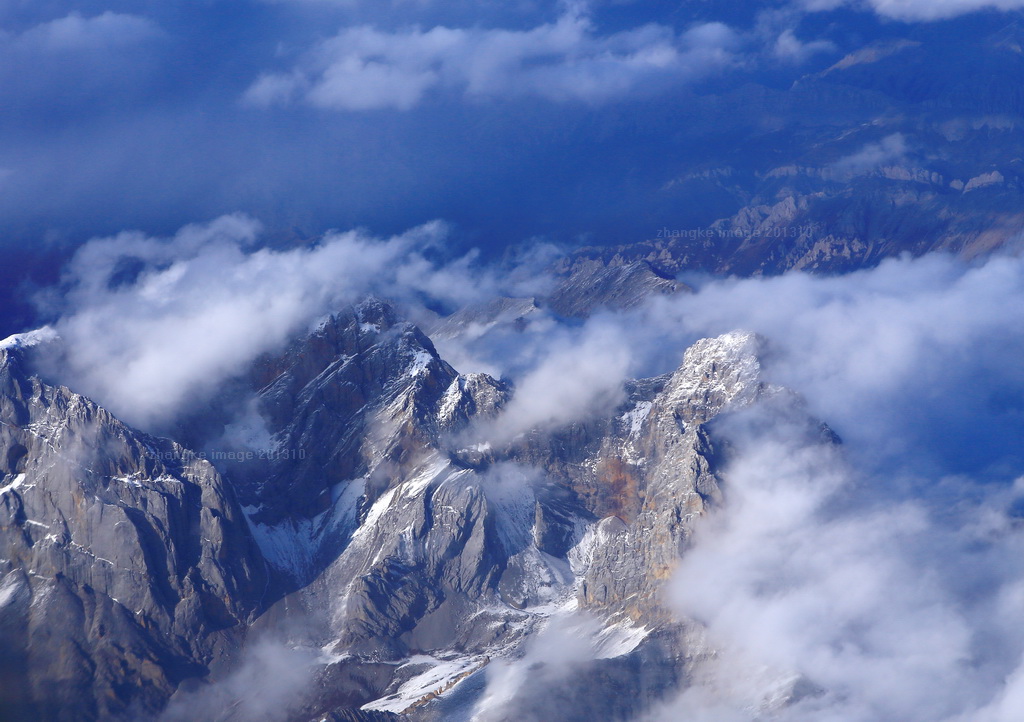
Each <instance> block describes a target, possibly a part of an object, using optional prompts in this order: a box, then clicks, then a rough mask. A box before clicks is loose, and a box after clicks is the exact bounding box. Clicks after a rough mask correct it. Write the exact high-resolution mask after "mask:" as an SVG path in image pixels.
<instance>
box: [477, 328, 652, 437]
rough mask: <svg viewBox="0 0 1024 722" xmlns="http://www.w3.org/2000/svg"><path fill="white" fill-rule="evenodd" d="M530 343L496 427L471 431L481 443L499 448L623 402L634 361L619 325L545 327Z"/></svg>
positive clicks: (489, 425)
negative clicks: (523, 435) (625, 382)
mask: <svg viewBox="0 0 1024 722" xmlns="http://www.w3.org/2000/svg"><path fill="white" fill-rule="evenodd" d="M531 340H532V341H533V342H534V343H537V344H539V346H538V347H535V348H533V349H531V350H530V352H531V354H532V356H533V358H531V359H529V360H528V361H527V362H526V364H525V366H526V369H525V370H524V371H523V372H522V373H521V374H520V375H519V377H518V378H517V379H516V387H515V394H514V396H513V397H512V400H511V402H509V404H508V406H507V407H506V408H505V410H504V411H503V412H502V414H501V415H500V416H499V417H498V418H497V419H496V420H495V421H494V422H491V423H487V424H485V425H482V426H481V427H479V428H476V429H473V430H472V431H471V432H470V433H472V434H475V435H478V436H479V437H480V439H483V440H486V441H489V442H493V443H497V444H502V443H505V442H507V441H509V440H511V439H512V438H514V437H515V436H517V435H518V434H521V433H524V432H526V431H530V430H531V429H551V428H557V427H559V426H562V425H564V424H567V423H570V422H572V421H576V420H579V419H585V418H589V417H591V416H594V415H601V414H603V413H607V412H608V411H610V410H611V409H612V408H614V406H615V405H616V404H617V403H618V402H620V401H621V400H622V381H623V379H625V378H626V377H627V375H628V373H629V371H630V367H631V364H632V362H633V357H632V354H631V353H630V350H629V346H628V344H629V339H628V338H627V336H626V334H625V333H624V332H623V329H621V328H620V327H619V326H618V324H617V323H614V322H611V323H602V322H601V320H600V319H596V320H593V321H591V323H589V324H587V325H586V326H585V327H584V328H583V329H579V330H576V329H552V328H551V327H550V326H548V325H544V326H542V330H541V331H540V333H539V334H538V335H533V336H532V337H531ZM524 341H526V339H525V338H524V339H521V343H522V342H524ZM524 345H525V344H524ZM480 439H474V441H477V440H480Z"/></svg>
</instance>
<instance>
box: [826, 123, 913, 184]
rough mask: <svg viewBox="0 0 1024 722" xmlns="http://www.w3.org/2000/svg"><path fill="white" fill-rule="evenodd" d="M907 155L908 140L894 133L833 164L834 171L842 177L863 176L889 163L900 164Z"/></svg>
mask: <svg viewBox="0 0 1024 722" xmlns="http://www.w3.org/2000/svg"><path fill="white" fill-rule="evenodd" d="M906 154H907V140H906V138H905V137H904V136H903V134H902V133H893V134H892V135H888V136H886V137H885V138H882V140H880V141H878V142H877V143H867V144H865V146H864V147H863V148H861V149H860V150H858V151H857V152H856V153H851V154H850V155H848V156H846V157H844V158H840V159H839V160H837V161H836V162H835V163H833V164H832V169H833V170H835V171H836V172H837V173H839V174H840V175H845V176H855V175H862V174H864V173H870V172H871V171H873V170H876V169H878V168H880V167H882V166H884V165H886V164H888V163H898V162H900V161H901V160H903V158H904V157H906Z"/></svg>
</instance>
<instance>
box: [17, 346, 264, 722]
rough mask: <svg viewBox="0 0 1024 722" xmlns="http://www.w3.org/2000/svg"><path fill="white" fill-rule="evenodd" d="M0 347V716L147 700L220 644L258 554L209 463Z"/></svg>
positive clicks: (252, 578)
mask: <svg viewBox="0 0 1024 722" xmlns="http://www.w3.org/2000/svg"><path fill="white" fill-rule="evenodd" d="M26 353H27V349H25V348H18V347H13V346H12V347H8V348H0V548H2V555H3V556H2V558H0V575H2V581H0V665H2V670H0V709H2V710H3V715H2V716H3V717H4V719H20V720H28V719H38V720H51V719H52V720H88V719H113V718H118V717H120V716H121V715H122V714H131V715H145V714H147V713H152V712H154V711H156V710H159V709H160V708H161V707H162V706H163V705H164V704H165V703H166V700H167V698H168V697H169V696H170V695H171V694H172V693H173V692H174V691H175V689H176V688H177V687H178V685H179V684H180V683H181V682H183V681H184V680H186V679H189V678H191V677H195V676H197V675H199V674H201V673H202V671H203V670H204V669H205V668H207V667H208V666H209V665H210V664H211V663H213V662H215V661H216V660H217V659H219V658H221V657H224V656H226V655H230V654H231V652H232V650H233V648H234V647H236V646H237V643H238V641H239V640H240V638H241V637H240V634H239V632H240V630H241V629H243V628H244V626H245V625H247V624H248V623H250V622H251V621H252V620H253V618H254V615H255V612H256V611H257V610H258V609H259V607H260V605H261V596H262V594H263V593H264V590H265V586H266V581H267V580H266V574H265V567H264V562H263V559H262V556H261V554H260V552H259V550H258V548H257V547H256V545H255V544H254V542H253V539H252V537H251V535H250V534H249V532H248V528H247V525H246V522H245V518H244V516H243V514H242V511H241V509H240V507H239V505H238V503H237V501H236V500H235V496H234V494H233V492H232V490H231V488H230V486H228V485H227V484H226V483H225V482H224V479H223V478H222V477H221V476H220V474H219V473H218V472H217V470H216V469H215V468H214V467H213V465H211V464H210V463H209V462H207V461H205V460H203V459H200V458H198V457H197V456H196V455H195V454H194V453H192V452H191V451H189V450H187V449H184V448H182V447H181V446H179V445H177V444H175V443H173V442H171V441H168V440H166V439H157V438H154V437H151V436H148V435H146V434H142V433H140V432H138V431H135V430H133V429H131V428H129V427H127V426H125V425H124V424H122V423H121V422H120V421H118V420H117V419H115V418H114V417H113V416H111V415H110V414H109V413H108V412H107V411H105V410H104V409H102V408H100V407H99V406H97V405H96V404H94V403H93V402H92V401H90V400H89V399H87V398H85V397H83V396H80V395H78V394H76V393H74V392H73V391H71V390H69V389H67V388H64V387H61V386H53V385H49V384H46V383H44V382H42V381H41V380H40V379H39V378H38V377H35V376H32V375H30V374H29V373H28V372H27V370H26V368H25V366H26V359H25V355H26Z"/></svg>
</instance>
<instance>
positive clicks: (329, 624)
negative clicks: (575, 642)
mask: <svg viewBox="0 0 1024 722" xmlns="http://www.w3.org/2000/svg"><path fill="white" fill-rule="evenodd" d="M513 305H514V304H513ZM763 343H764V342H763V341H762V340H761V339H759V338H758V337H755V336H752V335H749V334H744V333H734V334H727V335H725V336H722V337H719V338H716V339H706V340H704V341H701V342H699V343H697V344H696V345H694V346H693V347H692V348H690V349H689V350H688V351H687V352H686V355H685V357H684V359H683V361H682V364H681V366H680V367H679V368H678V369H677V370H676V371H674V372H673V373H671V374H668V375H666V376H663V377H659V378H655V379H647V380H641V381H636V382H631V383H630V384H629V385H628V388H627V392H628V394H627V395H628V398H627V401H626V402H625V403H624V404H623V405H622V406H621V407H620V408H619V409H617V410H616V411H615V413H614V414H613V415H612V416H610V417H609V418H604V419H587V420H581V421H580V422H578V423H575V424H571V425H569V426H567V427H564V428H560V429H556V430H554V431H544V432H541V431H536V432H530V433H527V434H525V435H521V436H519V437H517V438H515V439H514V440H513V441H511V442H508V443H506V444H503V445H502V446H501V447H500V448H499V447H492V446H490V445H489V444H481V443H479V442H478V440H477V439H476V437H475V436H474V429H475V428H476V427H475V426H474V424H477V423H479V422H482V421H486V420H488V419H493V418H495V417H496V416H498V415H499V414H500V412H501V409H502V408H503V406H504V404H505V403H506V402H507V401H508V399H509V398H510V397H511V395H512V394H514V389H512V388H511V387H510V386H509V385H508V384H506V383H504V382H501V381H497V380H495V379H492V378H490V377H488V376H486V375H483V374H469V375H460V374H458V373H457V372H456V371H455V370H454V369H453V368H452V367H451V366H450V365H448V364H447V363H445V362H444V361H443V360H442V359H441V358H440V357H439V356H438V354H437V351H436V349H435V348H434V346H433V344H432V343H431V341H430V339H429V338H428V337H427V336H425V335H424V334H423V333H422V332H421V331H420V330H419V329H417V328H416V327H415V326H413V325H411V324H409V323H407V322H405V321H403V320H401V319H400V318H399V317H398V315H397V313H396V312H395V310H394V309H393V308H392V307H391V306H389V305H388V304H386V303H384V302H382V301H378V300H370V301H367V302H365V303H363V304H361V305H360V306H358V307H355V308H352V309H348V310H346V311H343V312H341V313H339V314H337V315H334V316H331V317H330V318H328V319H325V320H324V322H323V323H322V324H320V325H319V326H318V327H317V328H316V329H315V330H313V331H312V332H311V333H310V334H309V335H307V336H305V337H304V338H301V339H299V340H297V341H296V342H295V343H294V344H293V345H292V346H291V347H289V348H288V349H286V350H285V351H284V352H282V353H280V354H277V355H273V356H267V357H264V358H261V359H260V360H259V361H258V362H257V363H256V364H255V365H254V367H253V369H252V370H251V372H250V373H249V374H248V375H247V376H246V377H245V378H244V379H242V380H241V381H240V382H239V386H238V388H244V389H246V390H247V392H248V393H249V394H250V397H251V408H252V409H253V410H254V411H255V413H256V415H257V417H258V418H260V419H262V420H263V421H262V427H261V428H260V429H258V431H259V434H257V436H260V437H261V438H263V439H264V440H265V443H267V444H269V448H268V449H265V451H268V452H269V453H266V454H261V457H263V458H254V459H248V460H246V461H243V462H231V461H227V462H225V463H223V464H220V466H221V467H222V469H221V473H218V471H217V470H216V469H214V467H213V466H212V465H211V464H210V463H209V462H207V461H205V460H202V459H199V458H198V457H197V456H196V455H194V454H192V453H191V452H189V451H187V450H186V449H184V448H182V447H180V446H177V445H175V444H174V443H173V442H170V441H166V440H161V439H156V438H153V437H149V436H147V435H145V434H141V433H139V432H136V431H133V430H131V429H129V428H128V427H126V426H124V425H123V424H121V423H120V422H118V421H117V420H116V419H114V418H113V417H111V416H110V415H109V414H108V413H107V412H105V411H104V410H102V409H101V408H99V407H97V406H95V405H94V404H92V403H91V402H89V401H88V400H86V399H84V398H82V397H80V396H77V395H75V394H74V393H73V392H71V391H69V390H67V389H63V388H60V387H57V386H51V385H47V384H45V383H44V382H42V381H40V380H39V379H38V378H36V377H33V376H32V375H31V374H30V373H28V370H27V369H26V356H28V355H30V353H29V352H28V351H26V350H25V349H20V348H13V347H12V348H8V349H5V350H3V351H0V353H2V354H3V356H2V358H3V360H4V365H3V374H4V375H3V383H4V388H3V392H4V394H3V396H4V399H3V401H2V403H3V406H2V407H0V410H2V412H3V415H2V417H0V420H2V421H3V422H4V426H3V431H2V433H3V435H2V436H0V439H2V441H3V444H4V448H3V449H0V451H2V452H3V454H4V455H3V456H2V457H0V458H3V459H6V460H7V461H6V464H7V465H6V466H5V467H4V468H3V469H2V470H0V471H2V477H0V488H2V489H3V491H2V493H0V504H2V505H3V509H4V510H5V513H6V514H7V516H6V517H5V518H6V519H8V521H5V522H4V526H3V527H2V529H0V531H2V533H3V534H4V538H3V544H4V548H5V550H7V551H6V553H5V556H6V557H7V559H6V561H4V562H3V564H4V570H3V571H4V574H5V576H4V577H3V582H2V587H0V589H2V590H3V591H2V593H0V625H2V629H3V634H4V635H5V640H4V641H5V642H8V644H5V645H4V649H5V650H11V651H9V652H7V654H6V657H5V659H6V665H7V667H8V669H10V670H12V673H11V675H5V676H4V680H5V682H8V681H11V682H14V683H13V684H8V686H7V687H6V688H5V691H4V693H3V697H2V703H3V704H5V705H6V706H7V709H11V710H16V711H17V710H27V709H32V714H33V715H35V717H36V718H38V719H115V718H117V715H119V714H121V713H126V714H128V715H136V717H139V716H141V715H146V714H149V715H152V714H153V713H155V712H156V711H157V710H159V708H160V707H161V706H162V705H163V704H165V703H166V701H167V699H168V698H169V697H171V696H172V695H175V694H176V697H175V699H179V698H181V699H184V698H187V695H188V691H187V689H188V688H189V687H190V686H194V682H193V683H192V684H186V685H185V686H184V687H181V688H180V689H179V690H178V692H177V693H175V689H176V688H178V687H179V685H181V683H182V682H183V681H186V680H197V679H201V678H203V677H209V678H212V679H216V678H218V677H219V676H223V674H224V673H225V672H224V671H223V670H229V669H230V667H231V660H233V659H238V658H241V657H242V656H244V652H241V653H238V647H239V646H240V645H241V644H242V642H243V639H244V637H245V636H246V635H248V636H250V637H252V638H256V637H258V636H260V635H261V634H266V633H270V632H273V631H274V630H277V629H288V630H289V635H288V639H287V643H288V644H289V645H290V646H293V647H297V648H302V649H306V650H313V651H314V652H315V653H316V655H317V659H318V660H319V661H318V662H317V663H316V664H315V665H314V666H313V668H312V669H311V671H310V684H309V685H308V686H306V687H305V688H304V690H303V692H302V693H301V694H297V695H296V699H295V700H294V704H292V705H291V707H290V710H289V712H288V713H287V714H286V715H285V716H286V717H287V718H288V719H294V720H296V721H299V720H314V719H316V720H319V719H332V718H333V719H364V718H365V719H384V718H393V716H394V715H404V716H407V717H412V718H422V719H432V718H439V719H447V718H457V717H459V716H463V717H465V716H466V715H467V714H468V713H469V712H470V711H474V710H475V712H476V714H477V717H478V718H479V719H549V718H550V716H549V715H550V711H551V708H550V705H551V704H562V705H564V709H563V710H562V711H561V712H560V713H559V714H560V715H562V718H564V719H587V718H597V719H630V718H632V717H633V716H635V715H636V714H638V713H639V712H641V711H642V709H643V708H644V707H645V706H646V705H648V704H650V703H651V702H653V701H655V700H657V699H658V698H660V697H662V696H664V695H666V694H668V693H670V692H671V691H672V690H674V689H677V688H678V687H679V686H680V685H683V684H685V683H686V680H687V679H688V678H689V676H690V675H691V673H692V671H693V669H694V668H695V666H697V665H700V664H701V661H702V659H703V658H704V657H705V656H706V655H707V654H708V653H709V652H708V650H707V649H706V647H705V646H704V645H703V644H702V643H701V642H700V630H699V627H697V626H696V625H695V624H694V623H692V622H689V621H686V620H678V619H674V618H673V617H672V615H671V614H670V613H669V612H668V611H667V610H666V609H665V606H664V604H663V603H662V599H661V597H660V592H661V589H662V586H663V583H664V581H665V580H666V579H667V578H668V577H669V575H670V574H671V572H672V570H673V568H674V565H675V562H676V560H677V559H678V557H679V554H680V553H685V549H686V546H687V544H688V543H689V539H690V536H691V534H692V533H693V530H694V526H695V524H696V523H697V521H698V519H699V518H700V516H701V515H702V514H704V513H705V512H706V511H707V510H708V509H709V508H710V507H712V506H714V505H715V504H717V503H718V502H719V501H720V499H721V497H722V493H723V491H722V477H721V464H722V462H723V449H722V448H721V445H720V443H719V442H718V440H717V439H716V438H715V435H714V432H713V424H714V421H715V419H716V418H718V417H719V416H720V415H721V414H723V413H729V412H731V411H735V410H737V409H741V408H743V407H746V406H750V405H755V404H761V403H767V402H772V403H784V404H789V405H792V404H793V403H794V402H793V401H792V399H791V398H790V397H789V396H788V395H787V393H786V392H784V391H782V390H781V389H777V388H775V387H772V386H770V385H767V384H766V383H764V381H763V380H762V379H761V377H760V361H759V358H760V356H761V353H762V351H763ZM780 399H781V401H780ZM797 413H799V412H797ZM823 441H824V443H830V441H831V439H829V438H828V437H827V435H826V436H824V437H823ZM222 474H223V476H222ZM236 499H237V500H238V501H236ZM165 580H166V583H165ZM69 610H70V611H69ZM580 614H583V615H586V616H587V617H588V618H593V619H594V620H596V621H595V622H594V623H593V626H591V627H588V628H587V631H586V632H585V633H584V636H586V637H587V639H588V643H589V644H590V645H591V647H592V654H591V655H590V658H589V659H588V660H587V662H586V664H580V665H579V666H578V668H576V669H574V673H573V674H574V680H575V682H574V683H573V684H565V683H564V680H563V681H561V682H559V681H558V678H557V675H556V676H554V677H552V676H551V675H550V674H549V673H548V672H549V671H550V670H545V669H544V667H543V665H540V666H538V665H535V664H534V665H530V667H529V669H528V671H527V673H526V674H525V677H524V678H523V681H521V682H520V684H519V686H517V687H515V688H514V689H512V690H511V691H510V692H508V693H507V694H506V695H505V697H503V698H502V699H501V700H499V701H498V702H494V701H493V700H492V701H488V698H487V692H486V689H485V686H486V682H487V680H488V679H489V675H491V674H492V670H495V669H500V668H501V665H503V664H506V663H507V662H508V661H509V660H516V659H519V658H521V657H523V655H529V650H530V649H531V644H532V643H533V642H532V640H533V639H534V638H535V637H536V635H537V633H538V632H539V631H540V630H542V629H544V628H545V627H546V626H547V625H550V624H552V623H553V620H560V619H574V618H576V616H577V615H580ZM54 617H59V618H60V619H59V624H58V623H57V622H56V621H55V619H54ZM211 669H212V670H213V674H212V677H211V676H210V670H211ZM18 670H20V671H18ZM19 674H20V675H21V676H20V677H19V676H18V675H19ZM69 680H73V681H74V683H73V684H67V682H68V681H69ZM58 687H59V688H60V690H59V691H57V692H55V691H54V690H56V689H57V688H58ZM635 690H640V692H636V691H635ZM541 699H546V700H547V701H546V702H544V704H545V705H547V706H546V707H545V708H544V709H541V708H539V707H538V706H537V705H538V704H539V700H541ZM552 700H554V701H552ZM559 700H560V702H559ZM18 705H21V706H20V707H19V706H18ZM360 709H362V711H361V712H359V711H358V710H360ZM570 710H571V711H570ZM282 714H284V713H282ZM69 715H70V716H69ZM360 715H362V716H360ZM223 719H233V717H232V716H231V713H230V711H229V710H228V711H226V712H225V714H224V716H223Z"/></svg>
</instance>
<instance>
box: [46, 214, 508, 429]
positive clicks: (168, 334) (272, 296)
mask: <svg viewBox="0 0 1024 722" xmlns="http://www.w3.org/2000/svg"><path fill="white" fill-rule="evenodd" d="M259 231H260V228H259V224H258V223H257V222H256V221H254V220H253V219H251V218H248V217H246V216H241V215H234V216H225V217H222V218H219V219H217V220H215V221H213V222H211V223H208V224H202V225H193V226H187V227H185V228H183V229H182V230H181V231H179V232H178V233H177V234H176V235H175V236H174V237H173V238H170V239H161V238H150V237H147V236H145V235H143V234H141V233H122V234H120V235H118V236H114V237H112V238H104V239H97V240H94V241H91V242H89V243H88V244H86V245H85V246H83V247H82V248H81V249H80V250H79V252H78V253H77V254H76V256H75V257H74V259H73V260H72V262H71V264H70V266H69V270H68V275H67V279H66V282H67V283H68V284H70V290H69V291H68V293H67V296H66V299H65V301H64V302H65V304H66V315H64V316H63V317H62V318H61V319H60V321H59V322H58V323H57V324H56V328H57V331H58V332H59V334H60V336H61V338H62V339H63V341H64V344H65V346H66V358H64V359H63V361H62V369H61V371H60V375H61V378H62V380H64V381H65V382H67V383H69V384H70V385H72V386H73V387H74V388H76V390H79V391H80V392H82V393H84V394H86V395H88V396H90V397H92V398H94V399H96V400H97V401H98V402H100V403H102V404H104V405H106V406H107V407H108V408H110V409H111V410H112V411H113V412H114V413H116V414H118V415H120V416H122V417H123V418H124V419H125V420H127V421H129V422H131V423H134V424H137V425H140V426H142V427H145V428H151V427H152V426H153V425H159V424H161V423H164V422H167V421H169V420H170V419H172V418H173V417H174V415H175V414H176V413H177V412H178V411H179V410H180V409H181V408H182V406H183V405H185V404H187V403H188V402H189V401H192V400H195V399H196V398H202V397H204V396H205V395H207V394H210V393H213V392H214V391H215V390H216V389H217V387H218V385H219V384H220V383H221V382H222V381H223V380H224V379H225V378H227V377H229V376H231V375H233V374H236V373H239V372H241V371H243V370H244V368H245V366H246V364H247V363H249V362H250V361H252V360H253V359H254V358H255V357H256V356H258V355H259V354H260V353H263V352H266V351H270V350H272V349H274V348H277V347H279V346H281V345H282V344H284V343H285V342H286V341H287V340H288V339H289V338H290V337H291V336H292V335H293V334H295V333H297V332H300V331H302V330H303V329H304V328H305V327H307V326H309V325H310V324H311V323H313V322H314V321H315V320H316V319H318V318H320V317H322V316H323V315H325V314H327V313H330V312H334V311H338V310H340V309H341V308H343V307H344V305H345V304H347V303H350V302H354V301H357V300H359V299H361V298H362V297H364V296H365V295H367V294H371V293H376V294H380V295H384V296H387V297H392V298H396V299H399V300H406V301H409V302H410V303H415V302H417V301H418V300H419V299H420V298H428V299H430V300H433V301H435V302H440V303H442V304H448V305H461V304H465V303H468V302H470V301H473V300H476V299H478V298H479V297H480V296H481V295H482V294H483V293H484V292H485V290H486V292H487V293H491V292H493V289H492V288H491V287H490V286H489V285H488V284H490V283H492V282H494V279H493V277H492V276H490V275H488V274H486V273H477V272H476V271H475V270H474V268H473V264H472V258H462V259H459V260H456V261H454V262H452V263H450V264H447V265H445V264H434V263H431V262H429V261H427V260H426V259H425V258H424V256H423V255H422V253H423V251H425V250H427V249H429V248H430V247H433V246H436V244H437V243H438V242H439V241H440V239H441V238H443V236H444V234H445V233H446V229H445V227H444V225H443V224H440V223H430V224H427V225H425V226H422V227H420V228H417V229H413V230H411V231H409V232H407V233H405V234H402V235H400V236H395V237H393V238H389V239H375V238H372V237H369V236H367V235H365V234H363V233H360V232H355V231H353V232H347V233H332V234H328V235H327V236H325V237H324V238H323V239H322V240H321V241H320V242H319V243H317V244H316V245H313V246H311V247H304V248H301V249H296V250H291V251H274V250H269V249H257V248H255V247H254V244H255V242H256V241H257V238H258V235H259Z"/></svg>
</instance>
